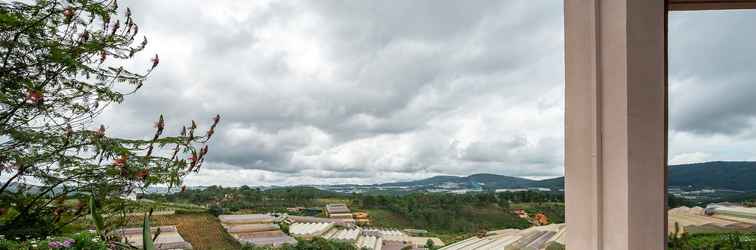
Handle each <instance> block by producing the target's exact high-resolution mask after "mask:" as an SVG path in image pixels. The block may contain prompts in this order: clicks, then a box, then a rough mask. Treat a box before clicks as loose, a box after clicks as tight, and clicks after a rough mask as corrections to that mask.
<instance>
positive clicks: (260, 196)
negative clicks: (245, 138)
mask: <svg viewBox="0 0 756 250" xmlns="http://www.w3.org/2000/svg"><path fill="white" fill-rule="evenodd" d="M336 197H339V198H342V197H345V196H344V195H341V194H337V193H332V192H327V191H322V190H319V189H316V188H311V187H287V188H273V189H266V190H262V189H259V188H250V187H248V186H241V187H239V188H235V187H226V188H224V187H220V186H210V187H207V188H204V189H190V190H187V191H185V192H179V193H172V194H151V195H147V196H146V198H148V199H152V200H157V201H165V202H179V203H182V202H184V203H192V204H198V205H205V206H208V207H210V208H213V209H216V208H221V209H222V210H223V211H230V212H235V211H238V210H240V209H253V210H255V211H257V212H283V211H286V208H287V207H300V206H301V207H311V206H318V205H322V204H319V203H318V199H321V198H336ZM221 212H222V211H221ZM216 213H217V212H216Z"/></svg>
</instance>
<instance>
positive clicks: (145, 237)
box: [142, 214, 160, 250]
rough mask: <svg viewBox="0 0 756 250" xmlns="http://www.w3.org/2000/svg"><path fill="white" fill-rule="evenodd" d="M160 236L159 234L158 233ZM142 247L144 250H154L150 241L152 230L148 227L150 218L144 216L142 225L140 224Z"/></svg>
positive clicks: (153, 245) (146, 215)
mask: <svg viewBox="0 0 756 250" xmlns="http://www.w3.org/2000/svg"><path fill="white" fill-rule="evenodd" d="M158 234H160V232H158ZM142 246H144V250H155V242H153V241H152V228H151V227H150V216H149V215H148V214H145V215H144V224H142Z"/></svg>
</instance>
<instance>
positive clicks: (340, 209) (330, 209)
mask: <svg viewBox="0 0 756 250" xmlns="http://www.w3.org/2000/svg"><path fill="white" fill-rule="evenodd" d="M326 213H327V215H328V217H331V215H333V214H349V216H350V217H351V215H352V211H351V210H349V207H347V205H346V204H328V205H326Z"/></svg>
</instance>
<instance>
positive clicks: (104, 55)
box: [100, 50, 108, 63]
mask: <svg viewBox="0 0 756 250" xmlns="http://www.w3.org/2000/svg"><path fill="white" fill-rule="evenodd" d="M107 58H108V52H105V51H104V50H103V51H100V63H103V62H105V59H107Z"/></svg>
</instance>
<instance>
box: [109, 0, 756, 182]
mask: <svg viewBox="0 0 756 250" xmlns="http://www.w3.org/2000/svg"><path fill="white" fill-rule="evenodd" d="M121 5H122V6H129V7H131V9H132V11H133V12H134V15H135V17H136V19H137V21H138V23H139V24H140V32H141V33H142V34H145V35H147V36H148V38H149V40H150V44H149V46H148V48H147V49H146V51H145V53H143V55H141V56H140V57H138V58H137V59H136V61H137V62H141V61H144V62H145V64H147V63H149V62H148V57H149V56H150V55H151V54H153V53H159V54H160V58H161V64H160V66H159V67H158V69H157V71H156V72H154V74H153V76H152V78H151V79H150V80H149V81H148V82H147V83H146V84H145V85H144V87H143V88H142V89H141V91H140V92H139V93H138V94H136V95H134V96H131V97H129V98H128V99H126V101H125V102H124V103H123V104H120V105H115V106H113V107H112V108H110V110H108V112H107V113H105V114H104V115H103V116H102V117H101V120H102V122H103V123H105V124H106V125H107V126H108V127H109V130H108V131H112V133H114V134H115V135H121V136H137V137H142V136H145V135H149V134H150V133H151V129H152V128H151V124H152V123H153V121H154V120H155V119H156V117H157V116H158V115H160V114H161V113H163V114H165V115H166V119H167V127H169V128H172V129H173V130H172V131H171V130H169V131H171V132H174V133H175V132H177V131H178V129H179V128H180V126H181V124H184V123H185V122H186V121H189V120H190V119H197V120H198V121H201V124H203V125H207V124H208V123H209V119H210V117H211V116H212V115H214V114H216V113H219V114H221V116H222V117H223V119H222V122H221V124H220V125H219V128H218V130H217V131H218V133H217V137H216V138H215V139H214V140H213V142H212V143H211V145H210V155H209V157H210V158H209V162H207V163H206V165H205V168H204V169H203V170H202V171H201V172H200V173H199V174H196V175H193V176H191V177H189V178H187V180H186V181H187V184H189V185H211V184H218V185H224V186H232V185H245V184H246V185H271V184H273V185H286V184H332V183H378V182H387V181H396V180H407V179H416V178H423V177H429V176H433V175H438V174H449V175H468V174H473V173H495V174H503V175H511V176H523V177H530V178H545V177H553V176H560V175H562V174H563V157H564V154H563V151H564V150H563V147H564V142H563V141H564V134H563V129H564V128H563V119H564V115H563V112H564V97H563V95H564V87H563V85H564V70H563V68H564V59H563V57H564V49H563V46H564V45H563V44H564V40H563V20H562V19H563V16H562V1H556V0H550V1H532V0H524V1H515V0H507V1H499V0H492V1H436V0H427V1H347V0H344V1H324V0H318V1H261V0H255V1H183V0H175V1H167V0H161V1H125V2H121ZM721 13H723V12H713V13H706V14H674V15H672V17H671V18H670V19H671V38H670V42H671V46H670V47H671V50H670V51H671V62H670V63H671V64H670V65H671V74H670V80H671V89H672V97H671V125H670V128H671V130H672V131H671V133H670V151H671V152H670V161H671V162H672V163H685V162H698V161H707V160H756V157H755V154H754V151H756V129H754V126H753V125H754V121H756V118H755V117H756V106H755V105H754V104H756V101H754V100H756V68H755V67H754V66H756V50H754V48H755V47H756V45H754V44H756V34H754V31H753V26H752V25H753V24H754V23H756V13H754V12H742V11H741V12H738V13H736V14H733V15H727V16H723V15H722V14H721ZM692 28H695V29H696V30H695V31H694V30H692Z"/></svg>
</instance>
